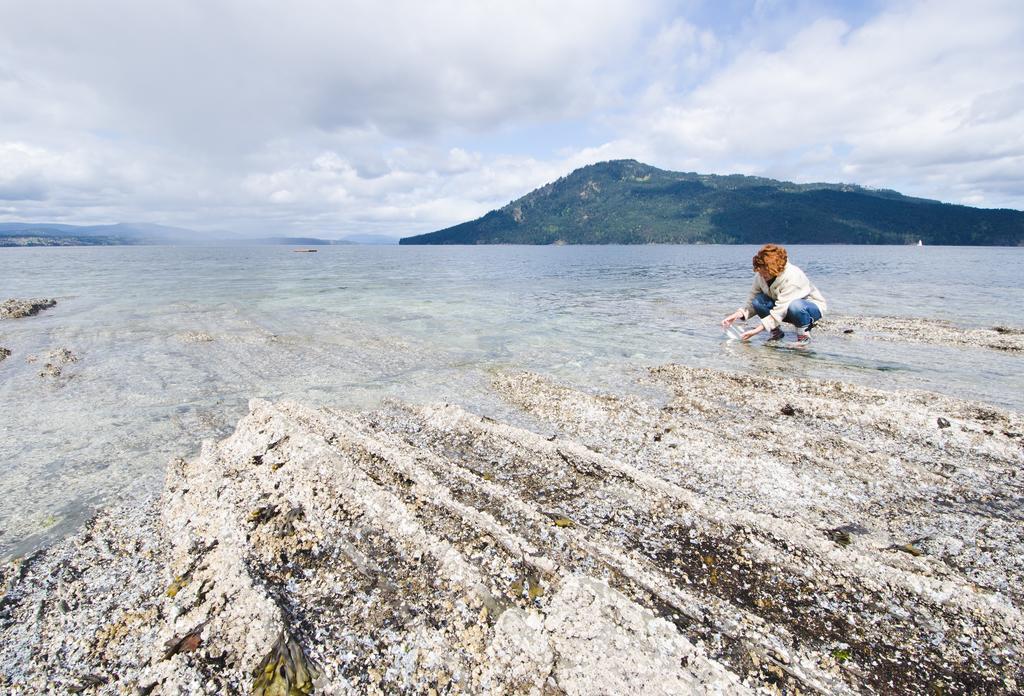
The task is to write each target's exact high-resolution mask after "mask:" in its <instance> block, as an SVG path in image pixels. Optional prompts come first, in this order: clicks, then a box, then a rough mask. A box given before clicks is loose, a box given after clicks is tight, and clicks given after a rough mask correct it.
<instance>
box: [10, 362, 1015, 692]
mask: <svg viewBox="0 0 1024 696" xmlns="http://www.w3.org/2000/svg"><path fill="white" fill-rule="evenodd" d="M649 380H650V382H651V383H652V385H655V386H657V387H658V388H659V389H661V390H662V391H663V392H667V394H668V395H669V398H668V402H667V403H664V402H654V401H649V400H645V399H640V398H637V397H627V396H621V395H594V394H590V393H588V392H586V391H585V390H583V389H580V388H577V387H573V386H569V385H564V384H559V383H556V382H554V381H552V380H550V379H548V378H545V377H542V376H539V375H535V374H502V375H498V376H497V377H496V378H495V381H494V388H495V390H496V391H497V392H498V393H499V394H500V395H502V396H503V397H504V398H505V399H506V400H507V401H508V402H509V403H510V404H512V405H515V406H517V407H519V408H520V409H522V410H523V411H524V412H525V413H526V414H528V416H529V418H531V419H533V420H534V422H535V423H538V424H541V426H542V427H539V428H537V429H536V431H532V430H527V429H523V428H520V427H515V426H513V425H510V424H508V423H504V422H499V421H495V420H492V419H490V418H487V417H485V416H479V415H476V414H473V413H470V412H467V411H465V410H463V409H462V408H459V407H458V406H454V405H447V404H444V405H434V406H425V407H415V406H410V405H407V404H403V403H397V402H396V403H389V404H387V405H386V406H384V407H382V408H381V409H378V410H377V411H373V412H369V413H364V414H355V413H347V412H341V411H336V410H332V409H314V408H309V407H305V406H302V405H299V404H296V403H291V402H282V403H276V404H272V403H269V402H265V401H253V402H252V403H251V404H250V413H249V415H248V416H246V417H245V418H243V419H242V421H241V422H240V423H239V424H238V427H237V429H236V431H235V433H234V434H233V435H231V436H230V437H228V438H227V439H225V440H223V441H221V442H219V443H212V442H210V443H206V444H205V445H204V447H203V450H202V452H201V454H200V455H199V456H197V457H196V458H195V459H193V460H191V461H184V460H178V461H175V462H173V463H172V464H171V465H170V467H169V470H168V474H167V484H166V490H165V492H164V494H163V495H162V497H161V498H160V499H159V500H157V501H152V502H151V503H149V504H144V505H138V506H134V507H129V508H125V509H121V510H112V511H109V512H106V513H103V514H101V515H99V516H98V517H97V518H96V519H94V520H93V521H92V522H91V523H90V524H89V525H88V527H87V528H86V529H85V530H83V531H82V532H81V533H80V534H79V535H78V536H77V537H75V538H73V539H69V540H67V541H66V542H63V543H61V544H58V545H56V546H54V547H52V548H50V549H48V550H45V551H43V552H40V553H38V554H36V555H34V556H32V557H31V558H29V559H26V560H22V561H19V562H15V563H9V564H7V565H5V566H4V567H3V570H2V577H0V581H2V592H3V594H2V596H0V687H2V689H0V690H3V691H5V692H9V693H38V692H43V691H47V690H53V691H58V690H60V691H63V690H67V689H78V688H83V689H89V690H94V691H95V692H98V693H130V692H132V690H136V689H137V690H138V692H140V693H151V694H178V693H186V694H191V693H239V694H241V693H250V692H256V693H267V694H270V693H289V690H290V692H291V693H309V692H314V693H494V694H499V693H501V694H504V693H535V694H558V693H566V694H598V693H621V692H627V691H629V692H636V693H665V694H668V693H708V694H712V693H713V694H723V693H772V692H780V691H781V692H786V693H796V692H797V691H799V692H800V693H829V694H832V693H839V694H841V693H885V694H918V693H950V694H951V693H968V692H973V693H1014V692H1017V691H1019V688H1020V687H1021V685H1024V674H1022V671H1021V669H1022V668H1021V655H1020V650H1021V646H1020V636H1021V635H1022V634H1024V618H1022V616H1021V612H1020V608H1021V602H1022V600H1024V595H1022V591H1021V588H1020V580H1021V575H1022V572H1021V571H1022V568H1021V560H1020V558H1021V544H1022V542H1021V538H1020V534H1019V530H1020V528H1021V521H1022V520H1021V516H1022V514H1024V513H1022V511H1021V505H1020V501H1021V500H1022V499H1024V491H1022V488H1024V479H1022V478H1021V475H1020V473H1019V471H1020V469H1021V466H1020V465H1021V463H1022V442H1021V433H1024V419H1022V418H1021V416H1020V415H1019V414H1014V413H1009V412H1003V411H999V410H996V409H992V408H990V407H988V406H985V405H983V404H977V403H970V402H964V401H957V400H953V399H948V398H945V397H942V396H938V395H935V394H925V393H914V392H896V393H891V392H884V391H878V390H871V389H866V388H861V387H853V386H850V385H847V384H842V383H837V382H819V381H800V380H782V379H775V380H771V381H768V380H759V379H757V378H752V377H749V376H741V375H734V374H729V373H723V372H716V371H712V370H701V369H692V368H686V367H680V366H666V367H663V368H658V369H655V370H652V371H651V373H650V375H649ZM648 386H651V385H648ZM787 405H788V406H790V408H791V410H792V413H791V414H789V415H786V414H785V413H784V412H783V408H784V407H785V406H787ZM940 416H941V417H942V418H944V419H946V420H947V421H948V422H949V424H950V426H949V427H947V428H939V427H938V425H937V424H936V419H937V418H938V417H940ZM988 433H991V434H988ZM911 549H913V551H912V550H911ZM915 552H916V553H915Z"/></svg>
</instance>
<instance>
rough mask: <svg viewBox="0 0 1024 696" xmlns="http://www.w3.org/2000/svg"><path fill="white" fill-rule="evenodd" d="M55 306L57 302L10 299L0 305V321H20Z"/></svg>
mask: <svg viewBox="0 0 1024 696" xmlns="http://www.w3.org/2000/svg"><path fill="white" fill-rule="evenodd" d="M56 304H57V300H50V299H33V300H21V299H18V298H13V297H12V298H10V299H8V300H4V302H3V303H0V319H21V318H22V317H30V316H33V315H35V314H39V312H41V311H43V310H44V309H49V308H50V307H53V306H55V305H56Z"/></svg>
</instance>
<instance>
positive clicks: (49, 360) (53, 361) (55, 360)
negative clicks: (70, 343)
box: [26, 348, 78, 379]
mask: <svg viewBox="0 0 1024 696" xmlns="http://www.w3.org/2000/svg"><path fill="white" fill-rule="evenodd" d="M26 360H27V362H30V363H35V362H39V360H40V359H39V357H38V356H35V355H31V356H29V357H28V358H26ZM43 360H44V362H43V367H42V369H41V370H39V376H40V377H48V378H50V379H58V378H59V377H61V376H62V375H64V368H65V367H67V366H68V365H70V364H71V363H76V362H78V356H77V355H75V354H74V353H72V352H71V350H70V349H68V348H54V349H53V350H51V351H49V352H48V353H47V354H46V355H45V356H44V357H43Z"/></svg>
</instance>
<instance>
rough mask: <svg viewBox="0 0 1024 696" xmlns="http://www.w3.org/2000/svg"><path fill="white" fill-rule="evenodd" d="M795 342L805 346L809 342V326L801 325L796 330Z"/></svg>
mask: <svg viewBox="0 0 1024 696" xmlns="http://www.w3.org/2000/svg"><path fill="white" fill-rule="evenodd" d="M796 342H797V344H799V345H802V346H806V345H807V344H808V343H810V342H811V327H810V326H801V327H800V328H798V329H797V330H796Z"/></svg>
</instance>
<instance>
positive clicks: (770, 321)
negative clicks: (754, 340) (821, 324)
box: [722, 244, 827, 345]
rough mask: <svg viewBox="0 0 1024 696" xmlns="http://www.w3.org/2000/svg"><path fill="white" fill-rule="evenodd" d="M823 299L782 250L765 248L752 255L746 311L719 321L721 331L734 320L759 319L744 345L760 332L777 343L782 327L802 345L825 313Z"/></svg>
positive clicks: (772, 247)
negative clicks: (790, 329) (791, 329)
mask: <svg viewBox="0 0 1024 696" xmlns="http://www.w3.org/2000/svg"><path fill="white" fill-rule="evenodd" d="M826 307H827V305H826V304H825V297H824V295H822V294H821V292H820V291H819V290H818V288H816V287H814V285H813V284H812V283H811V281H809V280H808V279H807V276H806V275H804V272H803V271H801V270H800V269H799V268H797V267H796V266H795V265H794V264H792V263H789V261H788V256H787V254H786V250H785V249H784V248H783V247H781V246H778V245H777V244H765V245H764V246H763V247H761V249H760V251H758V252H757V253H756V254H755V255H754V284H753V286H752V287H751V288H750V298H749V299H748V300H747V305H746V307H742V308H740V309H737V310H736V311H735V312H733V313H732V314H730V315H729V316H727V317H726V318H725V319H723V320H722V328H726V327H728V326H730V325H731V324H732V323H733V322H734V321H736V320H737V319H744V320H746V319H749V318H750V317H752V316H754V315H755V314H756V315H757V316H759V317H761V323H760V324H758V325H757V328H754V329H751V330H750V331H747V332H745V333H744V334H743V335H742V336H741V337H740V338H742V339H743V340H744V341H746V340H749V339H750V338H751V337H753V336H756V335H757V334H759V333H761V332H762V331H770V332H771V334H770V335H769V336H768V340H769V341H778V340H779V339H781V338H782V337H783V336H785V334H784V333H783V332H782V328H781V326H782V323H783V322H786V323H787V324H792V325H793V326H795V327H796V340H797V343H799V344H801V345H806V344H807V343H808V342H809V341H810V340H811V329H812V328H814V323H815V322H816V321H819V320H820V319H821V317H822V315H823V314H824V313H825V309H826Z"/></svg>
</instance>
